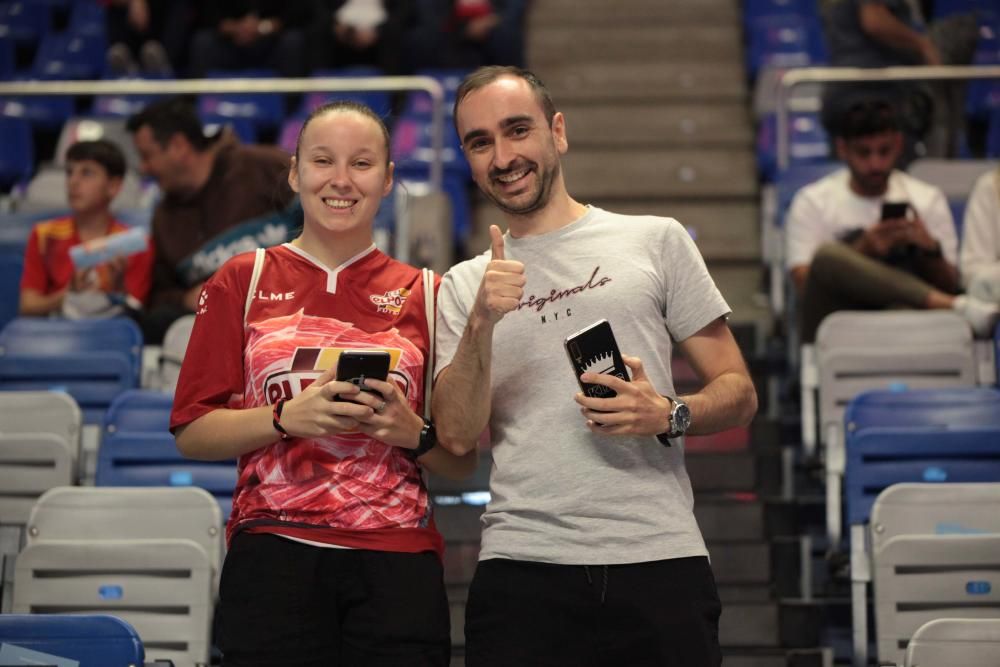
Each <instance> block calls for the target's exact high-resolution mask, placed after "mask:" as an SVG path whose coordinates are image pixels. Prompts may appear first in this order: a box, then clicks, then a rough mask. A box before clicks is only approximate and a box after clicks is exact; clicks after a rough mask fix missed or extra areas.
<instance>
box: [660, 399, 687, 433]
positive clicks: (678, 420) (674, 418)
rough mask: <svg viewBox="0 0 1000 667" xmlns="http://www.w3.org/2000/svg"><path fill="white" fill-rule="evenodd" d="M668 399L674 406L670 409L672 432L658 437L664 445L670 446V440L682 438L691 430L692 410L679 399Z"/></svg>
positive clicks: (669, 431)
mask: <svg viewBox="0 0 1000 667" xmlns="http://www.w3.org/2000/svg"><path fill="white" fill-rule="evenodd" d="M666 399H667V400H668V401H670V402H671V403H672V404H673V407H671V408H670V430H668V431H667V432H666V433H660V434H659V435H657V436H656V438H657V439H658V440H659V441H660V442H662V443H663V444H669V442H668V441H669V440H672V439H673V438H679V437H681V436H682V435H684V434H685V433H687V430H688V429H689V428H691V408H689V407H688V404H687V403H685V402H684V401H682V400H681V399H679V398H671V397H670V396H667V397H666Z"/></svg>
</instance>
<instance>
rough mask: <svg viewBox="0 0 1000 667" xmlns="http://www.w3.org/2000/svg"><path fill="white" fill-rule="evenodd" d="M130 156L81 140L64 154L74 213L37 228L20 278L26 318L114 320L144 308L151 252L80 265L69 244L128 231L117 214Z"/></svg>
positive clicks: (103, 144)
mask: <svg viewBox="0 0 1000 667" xmlns="http://www.w3.org/2000/svg"><path fill="white" fill-rule="evenodd" d="M124 177H125V156H124V155H123V154H122V151H121V149H120V148H118V146H116V145H115V144H113V143H112V142H110V141H107V140H104V139H98V140H96V141H80V142H77V143H75V144H73V145H72V146H70V147H69V150H68V151H67V153H66V196H67V199H68V201H69V207H70V210H71V211H72V214H71V215H68V216H65V217H61V218H56V219H54V220H48V221H46V222H41V223H39V224H37V225H35V227H34V228H33V229H32V230H31V236H30V237H29V238H28V247H27V249H26V250H25V256H24V273H23V274H22V277H21V303H20V313H21V314H22V315H59V314H61V315H65V316H67V317H74V318H75V317H108V316H112V315H117V314H120V313H123V312H126V311H127V310H139V309H141V308H142V305H143V303H144V302H145V301H146V296H147V295H148V293H149V284H150V273H151V271H152V262H153V255H152V251H151V249H150V248H149V246H148V242H147V244H146V249H145V250H142V251H140V252H137V253H134V254H131V255H128V256H127V257H123V256H122V257H117V258H115V259H113V260H111V261H108V262H103V263H100V264H97V265H96V266H93V267H90V268H87V269H85V270H78V269H77V268H76V267H75V266H74V264H73V260H72V258H71V256H70V249H71V248H72V247H74V246H77V245H79V244H81V243H88V242H93V241H95V240H98V239H103V238H106V237H108V236H111V235H113V234H119V233H121V232H125V231H128V230H129V227H127V226H126V225H124V224H122V223H121V222H119V221H118V220H116V219H115V218H114V216H113V215H112V214H111V202H112V201H113V200H114V198H115V197H116V196H117V195H118V193H119V191H121V187H122V181H123V179H124Z"/></svg>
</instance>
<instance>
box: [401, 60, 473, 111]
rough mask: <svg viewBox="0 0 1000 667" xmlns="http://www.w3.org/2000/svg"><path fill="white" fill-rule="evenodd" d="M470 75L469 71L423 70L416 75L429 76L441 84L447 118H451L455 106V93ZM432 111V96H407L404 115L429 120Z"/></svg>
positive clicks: (415, 92) (416, 93)
mask: <svg viewBox="0 0 1000 667" xmlns="http://www.w3.org/2000/svg"><path fill="white" fill-rule="evenodd" d="M468 73H469V70H466V69H422V70H418V71H417V72H416V75H417V76H429V77H431V78H432V79H436V80H437V82H438V83H440V84H441V87H442V88H444V113H445V115H446V116H450V115H451V112H452V111H453V107H454V105H455V93H456V92H457V91H458V86H459V84H461V83H462V79H464V78H465V75H466V74H468ZM431 111H432V105H431V96H430V95H428V94H427V93H424V92H420V91H414V92H411V93H410V94H409V95H407V96H406V105H405V109H404V111H403V115H405V116H418V117H421V118H427V119H429V118H430V117H431Z"/></svg>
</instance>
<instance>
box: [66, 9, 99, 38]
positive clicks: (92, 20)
mask: <svg viewBox="0 0 1000 667" xmlns="http://www.w3.org/2000/svg"><path fill="white" fill-rule="evenodd" d="M104 5H105V3H103V2H81V1H80V0H76V1H75V2H73V5H72V9H71V11H70V15H69V26H68V27H67V30H68V31H69V32H72V33H75V34H78V35H94V36H97V37H101V38H102V39H103V38H104V36H105V34H106V32H107V29H106V25H107V21H106V18H105V14H104Z"/></svg>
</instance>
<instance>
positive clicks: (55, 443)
mask: <svg viewBox="0 0 1000 667" xmlns="http://www.w3.org/2000/svg"><path fill="white" fill-rule="evenodd" d="M75 478H76V455H75V452H73V451H71V450H70V445H69V443H67V442H66V441H65V440H64V439H63V438H60V437H58V436H55V435H52V434H51V433H31V434H23V433H15V434H6V433H0V524H11V525H19V526H24V525H26V524H27V523H28V519H29V517H30V516H31V509H32V507H34V505H35V502H36V501H37V500H38V497H39V496H41V495H42V494H43V493H45V492H46V491H48V490H49V489H52V488H55V487H57V486H69V485H71V484H73V482H74V480H75Z"/></svg>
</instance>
